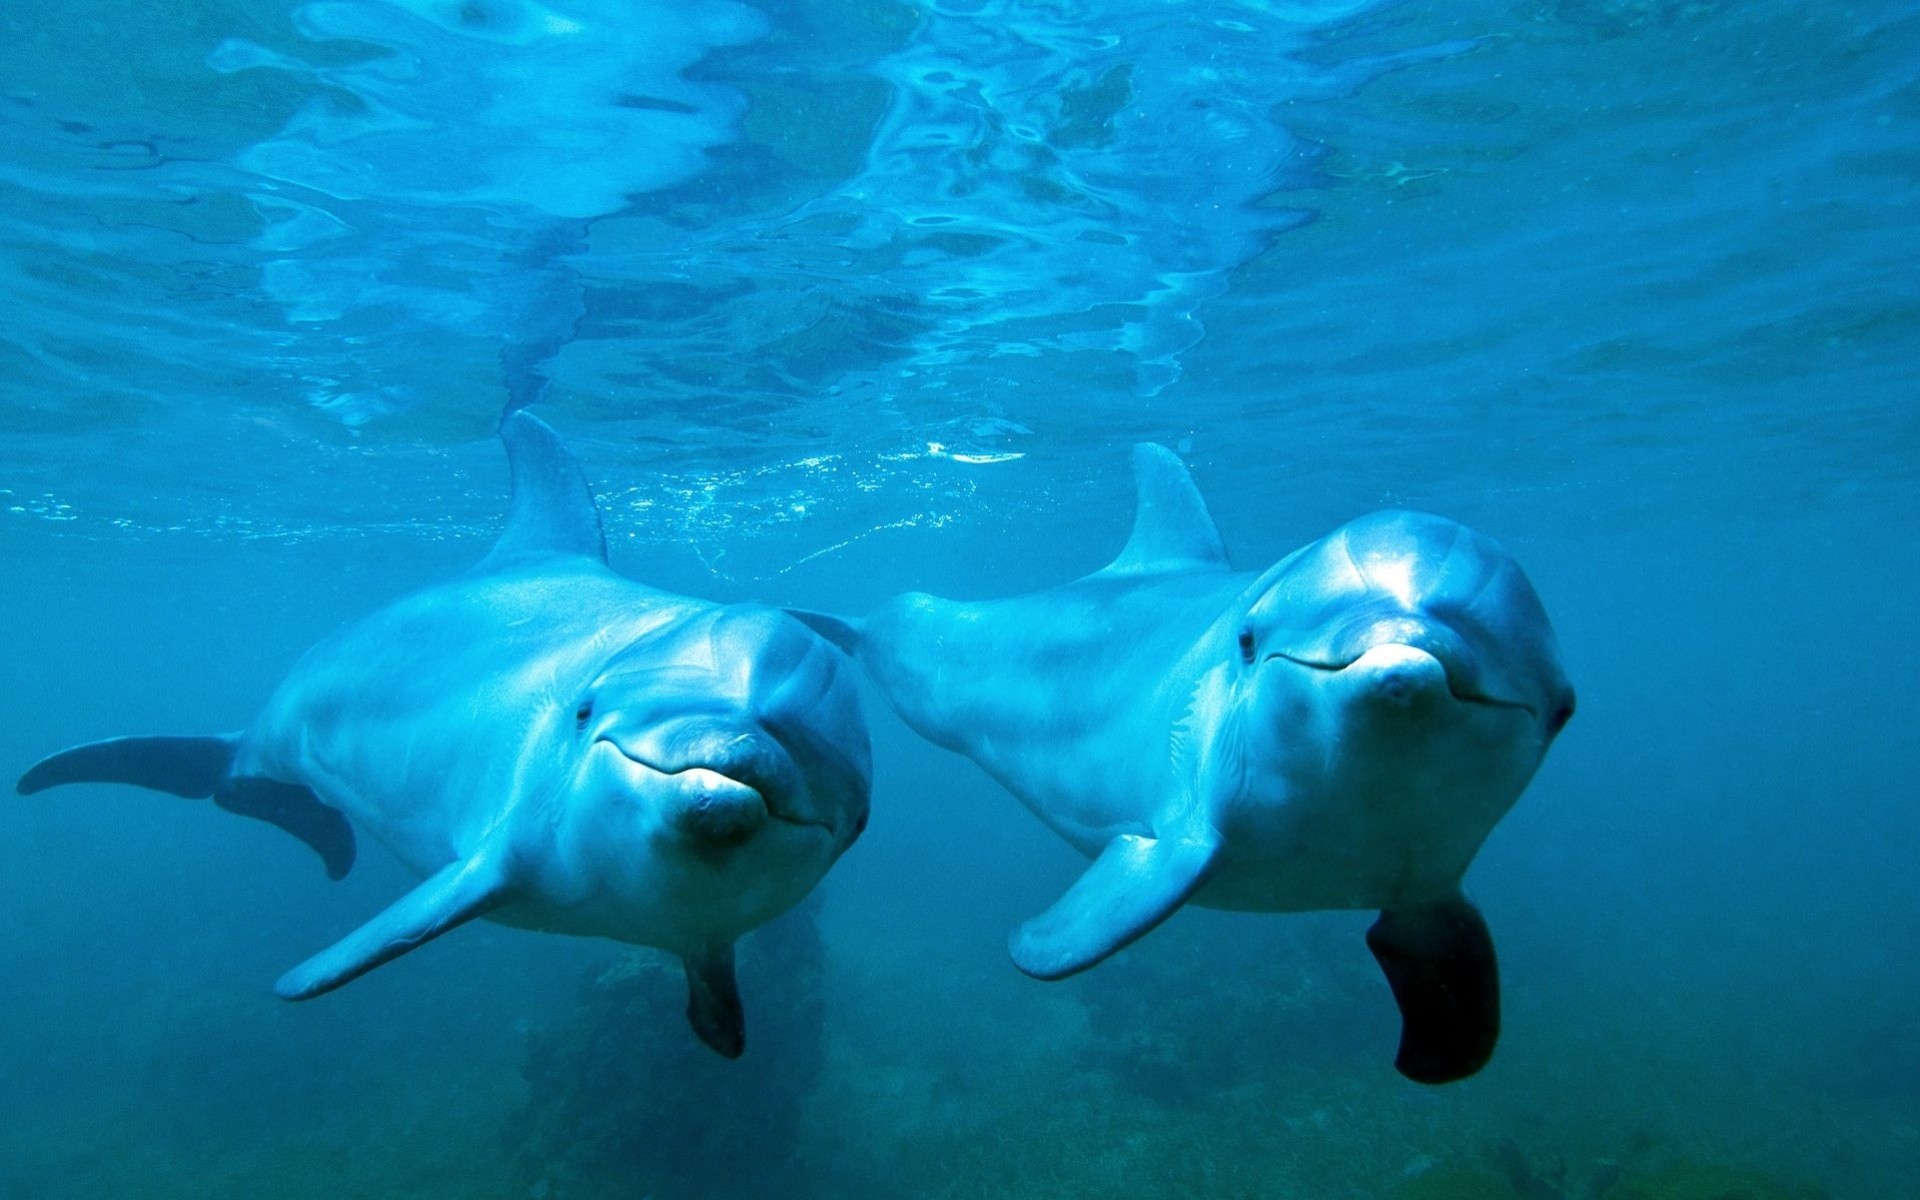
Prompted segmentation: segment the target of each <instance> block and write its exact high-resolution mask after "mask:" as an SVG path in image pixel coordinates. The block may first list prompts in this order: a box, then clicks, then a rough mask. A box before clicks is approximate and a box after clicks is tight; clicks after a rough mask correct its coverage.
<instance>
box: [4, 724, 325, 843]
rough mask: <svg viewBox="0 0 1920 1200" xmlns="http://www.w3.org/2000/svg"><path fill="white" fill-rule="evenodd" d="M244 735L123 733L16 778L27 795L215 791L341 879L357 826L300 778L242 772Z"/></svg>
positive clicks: (195, 796)
mask: <svg viewBox="0 0 1920 1200" xmlns="http://www.w3.org/2000/svg"><path fill="white" fill-rule="evenodd" d="M239 744H240V739H239V738H238V737H236V736H234V735H232V734H228V735H225V736H221V737H123V738H109V739H108V740H106V741H104V742H88V743H87V744H86V745H84V746H74V747H73V748H71V749H68V750H62V751H60V753H58V754H54V755H51V756H49V757H47V758H43V759H41V760H40V761H39V762H37V763H35V764H33V766H32V767H30V768H28V770H27V773H26V774H25V775H22V776H21V777H20V781H19V782H18V783H16V784H14V789H15V790H16V791H18V792H19V793H20V794H21V795H23V796H30V795H32V794H33V793H35V792H40V791H45V790H46V789H47V788H50V787H58V786H60V785H61V784H63V783H130V784H132V785H134V786H135V787H143V788H152V789H153V790H154V791H156V792H171V793H172V794H173V795H176V796H185V797H186V798H188V799H190V800H205V799H209V798H211V799H212V800H213V802H214V803H215V804H217V805H219V806H220V807H221V808H223V809H226V810H227V811H228V812H231V813H238V814H240V815H241V816H243V817H253V818H254V819H256V820H260V821H265V822H267V823H268V824H269V825H273V826H276V827H278V828H280V829H284V830H285V831H286V832H288V833H290V834H292V835H293V836H294V837H296V838H299V839H300V840H301V841H302V842H305V843H306V844H307V845H308V846H310V847H312V848H313V852H314V853H316V854H318V855H319V856H320V861H321V862H322V863H323V864H325V866H326V868H327V877H328V878H329V879H339V878H341V877H343V876H345V875H346V873H347V872H348V871H349V870H350V869H352V867H353V859H354V850H355V847H354V839H353V826H351V825H349V824H347V819H346V818H345V817H343V816H341V815H340V813H339V811H338V810H336V809H333V808H329V807H327V806H326V805H325V804H322V803H321V802H320V798H319V797H318V796H316V795H314V794H313V792H312V791H310V790H309V789H307V788H304V787H301V786H300V785H299V784H293V783H282V782H280V781H278V780H273V779H259V778H252V777H243V778H235V777H234V776H233V775H232V774H230V772H231V770H232V768H233V755H234V751H235V750H236V749H237V748H238V747H239Z"/></svg>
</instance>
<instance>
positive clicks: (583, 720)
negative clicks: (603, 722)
mask: <svg viewBox="0 0 1920 1200" xmlns="http://www.w3.org/2000/svg"><path fill="white" fill-rule="evenodd" d="M592 719H593V701H592V700H582V701H581V702H580V707H579V708H576V709H574V710H573V728H574V732H576V733H585V732H586V731H587V722H588V721H591V720H592Z"/></svg>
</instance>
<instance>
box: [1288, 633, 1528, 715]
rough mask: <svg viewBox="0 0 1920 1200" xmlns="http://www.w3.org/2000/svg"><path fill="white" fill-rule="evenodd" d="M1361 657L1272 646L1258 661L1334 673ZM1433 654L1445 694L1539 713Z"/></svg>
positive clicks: (1482, 704) (1484, 705)
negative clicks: (1442, 675) (1330, 655)
mask: <svg viewBox="0 0 1920 1200" xmlns="http://www.w3.org/2000/svg"><path fill="white" fill-rule="evenodd" d="M1412 648H1413V649H1416V650H1419V649H1420V647H1418V646H1415V647H1412ZM1367 649H1368V650H1371V649H1373V647H1372V646H1369V647H1367ZM1421 653H1423V654H1425V653H1428V652H1427V651H1424V650H1422V651H1421ZM1363 657H1365V651H1362V652H1361V653H1358V654H1355V655H1353V656H1352V657H1351V658H1345V659H1330V658H1329V659H1321V658H1306V657H1303V656H1300V655H1295V654H1287V653H1284V652H1282V651H1279V650H1275V651H1272V652H1271V653H1269V654H1268V655H1267V656H1266V657H1265V658H1264V659H1262V660H1261V662H1262V663H1263V664H1264V663H1270V662H1272V661H1274V660H1275V659H1280V660H1281V661H1283V662H1290V663H1292V664H1293V665H1294V666H1296V667H1305V668H1307V669H1308V670H1309V671H1322V672H1325V673H1326V674H1329V675H1334V674H1338V673H1339V672H1341V671H1344V670H1346V669H1347V668H1348V667H1350V666H1352V665H1353V664H1354V663H1357V662H1359V661H1360V660H1361V658H1363ZM1432 657H1433V658H1434V659H1435V661H1437V662H1438V663H1439V664H1440V666H1441V669H1442V670H1443V671H1444V672H1445V674H1446V678H1447V694H1448V695H1450V696H1452V697H1453V698H1454V699H1455V700H1458V701H1459V702H1460V703H1462V704H1477V705H1481V706H1482V707H1485V708H1510V709H1515V710H1517V711H1519V712H1524V713H1528V714H1531V715H1534V716H1538V715H1539V714H1537V713H1534V711H1533V705H1531V704H1527V703H1525V702H1523V701H1520V700H1510V699H1507V698H1506V697H1504V696H1495V695H1492V694H1490V693H1488V692H1484V691H1482V690H1480V689H1479V688H1477V687H1475V686H1473V685H1472V684H1470V683H1467V682H1465V681H1463V680H1462V679H1461V678H1460V675H1459V672H1458V671H1456V670H1454V669H1453V668H1451V667H1449V666H1448V664H1447V661H1446V659H1444V658H1441V657H1440V656H1439V655H1432Z"/></svg>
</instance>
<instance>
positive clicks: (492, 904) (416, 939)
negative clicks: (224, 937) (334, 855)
mask: <svg viewBox="0 0 1920 1200" xmlns="http://www.w3.org/2000/svg"><path fill="white" fill-rule="evenodd" d="M510 898H511V888H510V886H509V883H508V880H507V877H506V875H505V873H504V872H503V871H502V870H501V868H500V865H499V863H498V861H497V860H496V858H495V856H493V855H489V854H487V853H486V852H485V851H482V852H481V853H479V854H476V855H474V856H473V857H472V858H468V859H463V860H461V861H458V862H452V863H448V864H447V865H446V866H444V867H442V868H440V869H439V870H438V871H436V872H434V873H433V874H432V875H431V876H429V877H428V878H427V879H426V881H425V882H423V883H422V884H420V886H419V887H416V888H414V889H413V890H412V891H410V892H408V893H407V894H406V895H404V896H402V897H400V899H398V900H396V901H394V902H393V903H392V904H391V905H388V906H387V908H386V909H385V910H384V911H382V912H381V913H380V915H379V916H377V917H375V918H374V919H373V920H371V921H368V922H367V923H366V924H365V925H362V926H361V927H360V928H358V929H356V930H354V931H353V932H352V933H350V934H348V935H347V936H346V937H344V938H341V939H340V940H339V941H337V942H335V943H334V944H333V945H331V946H329V947H327V948H326V949H325V950H322V951H321V952H320V953H318V954H316V955H314V956H313V957H312V958H310V959H308V960H307V961H305V962H303V963H301V964H300V965H299V966H297V967H295V968H294V969H293V970H291V971H288V972H287V973H286V974H285V975H282V976H281V977H280V981H279V982H278V983H276V984H274V985H273V990H274V992H275V993H276V994H277V995H278V996H279V997H280V998H281V999H282V1000H310V999H312V998H313V997H315V996H319V995H323V994H324V993H327V992H330V991H332V990H333V989H335V988H337V987H339V986H341V985H342V984H347V983H352V982H353V981H354V980H356V979H358V978H360V977H361V976H362V975H365V974H366V973H367V972H368V971H371V970H373V969H374V968H375V967H377V966H379V965H380V964H382V963H385V962H391V961H392V960H394V959H396V958H399V957H400V956H401V955H402V954H405V953H406V952H407V951H409V950H412V949H414V948H415V947H417V946H421V945H424V944H425V943H427V942H430V941H432V940H433V939H434V938H437V937H439V936H440V935H441V934H443V933H445V932H447V930H449V929H452V928H454V927H455V926H457V925H464V924H465V923H467V922H468V921H471V920H473V919H474V918H475V917H478V916H481V915H483V914H485V913H486V912H487V911H489V910H490V909H494V908H498V907H499V906H500V905H502V904H504V903H506V902H507V900H509V899H510Z"/></svg>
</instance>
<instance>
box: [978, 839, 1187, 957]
mask: <svg viewBox="0 0 1920 1200" xmlns="http://www.w3.org/2000/svg"><path fill="white" fill-rule="evenodd" d="M1219 846H1220V842H1219V837H1218V835H1216V834H1214V833H1213V831H1212V830H1211V829H1205V830H1201V831H1199V832H1198V833H1197V834H1196V835H1195V836H1192V837H1161V838H1150V837H1142V836H1140V835H1138V834H1131V833H1129V834H1122V835H1121V836H1119V837H1117V838H1115V839H1113V840H1112V841H1111V842H1108V843H1107V848H1106V849H1105V850H1103V851H1101V852H1100V857H1099V858H1096V859H1094V860H1093V865H1092V866H1090V867H1088V868H1087V870H1086V873H1085V874H1083V875H1081V876H1080V878H1079V879H1077V880H1075V881H1074V884H1073V886H1072V887H1071V888H1069V889H1067V894H1066V895H1064V896H1062V897H1060V899H1059V900H1057V901H1055V902H1054V905H1053V907H1052V908H1049V909H1048V910H1047V911H1045V912H1043V913H1041V914H1040V915H1039V916H1037V917H1033V918H1031V919H1029V920H1027V921H1025V922H1023V923H1022V924H1021V925H1020V926H1019V927H1018V928H1016V929H1015V930H1014V931H1013V936H1012V937H1010V938H1008V939H1007V951H1008V953H1010V954H1011V955H1013V963H1014V965H1015V966H1017V967H1019V968H1020V969H1021V970H1022V971H1025V972H1026V973H1027V974H1029V975H1031V976H1033V977H1034V978H1035V979H1064V978H1065V977H1066V976H1068V975H1072V974H1074V973H1075V972H1078V971H1084V970H1086V969H1087V968H1088V967H1091V966H1093V965H1094V964H1095V963H1098V962H1100V961H1101V960H1103V959H1105V958H1106V957H1108V956H1109V955H1111V954H1113V953H1115V952H1116V951H1119V950H1120V949H1122V948H1123V947H1125V946H1127V945H1128V944H1129V943H1131V942H1133V941H1134V940H1135V939H1136V938H1138V937H1140V936H1141V935H1142V934H1144V933H1146V932H1147V931H1148V930H1150V929H1152V928H1153V927H1154V926H1156V925H1158V924H1159V923H1160V922H1162V921H1164V920H1166V919H1167V918H1168V917H1169V916H1172V915H1173V910H1174V909H1176V908H1179V907H1180V905H1182V904H1183V903H1185V902H1186V900H1187V897H1189V896H1191V895H1193V893H1194V892H1195V891H1197V890H1199V887H1200V885H1201V884H1202V883H1204V882H1206V878H1207V875H1208V873H1209V872H1210V871H1211V869H1212V867H1213V862H1214V856H1215V854H1216V853H1217V851H1218V850H1219Z"/></svg>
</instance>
